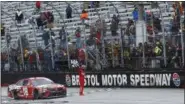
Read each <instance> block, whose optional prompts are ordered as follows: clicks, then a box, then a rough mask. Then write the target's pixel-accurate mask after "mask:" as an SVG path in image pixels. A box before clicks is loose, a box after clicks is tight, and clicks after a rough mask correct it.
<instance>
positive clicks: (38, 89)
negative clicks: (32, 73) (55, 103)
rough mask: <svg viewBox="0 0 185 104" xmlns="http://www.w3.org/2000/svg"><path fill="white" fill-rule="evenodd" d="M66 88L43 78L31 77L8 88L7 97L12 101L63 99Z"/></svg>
mask: <svg viewBox="0 0 185 104" xmlns="http://www.w3.org/2000/svg"><path fill="white" fill-rule="evenodd" d="M66 95H67V88H66V87H65V86H64V85H62V84H57V83H54V82H53V81H52V80H50V79H48V78H45V77H31V78H25V79H21V80H19V81H18V82H17V83H15V84H12V85H9V86H8V97H10V98H13V99H44V98H53V97H65V96H66Z"/></svg>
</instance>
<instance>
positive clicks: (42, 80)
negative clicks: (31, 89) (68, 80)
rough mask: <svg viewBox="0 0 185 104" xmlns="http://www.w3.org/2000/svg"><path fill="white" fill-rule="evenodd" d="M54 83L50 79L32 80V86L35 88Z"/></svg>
mask: <svg viewBox="0 0 185 104" xmlns="http://www.w3.org/2000/svg"><path fill="white" fill-rule="evenodd" d="M53 83H54V82H53V81H51V80H48V79H35V80H32V84H33V85H34V86H38V85H45V84H53Z"/></svg>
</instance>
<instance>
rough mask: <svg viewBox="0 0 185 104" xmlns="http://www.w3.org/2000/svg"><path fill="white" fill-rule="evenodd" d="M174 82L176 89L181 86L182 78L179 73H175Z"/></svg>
mask: <svg viewBox="0 0 185 104" xmlns="http://www.w3.org/2000/svg"><path fill="white" fill-rule="evenodd" d="M172 80H173V83H174V85H175V86H176V87H179V86H180V83H181V80H180V76H179V75H178V74H177V73H173V76H172Z"/></svg>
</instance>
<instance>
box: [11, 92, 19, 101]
mask: <svg viewBox="0 0 185 104" xmlns="http://www.w3.org/2000/svg"><path fill="white" fill-rule="evenodd" d="M11 93H12V97H13V99H14V100H18V99H19V97H18V96H17V92H16V91H11Z"/></svg>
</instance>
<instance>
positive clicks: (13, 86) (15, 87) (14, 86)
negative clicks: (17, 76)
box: [9, 85, 20, 91]
mask: <svg viewBox="0 0 185 104" xmlns="http://www.w3.org/2000/svg"><path fill="white" fill-rule="evenodd" d="M18 89H20V87H18V86H16V85H10V86H9V91H11V90H18Z"/></svg>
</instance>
